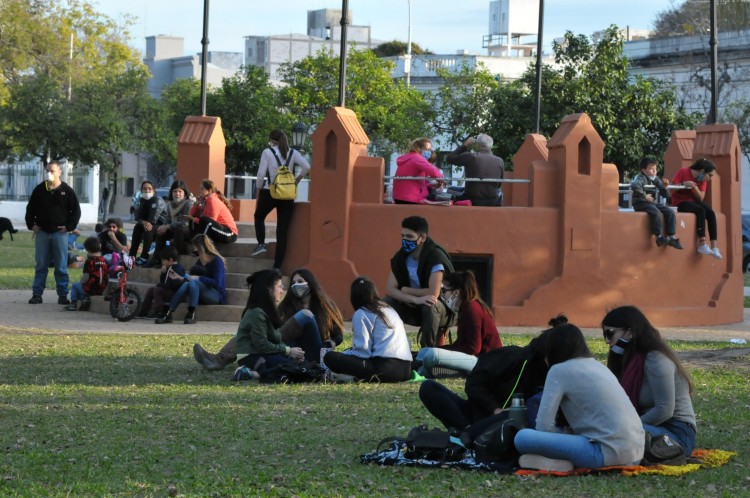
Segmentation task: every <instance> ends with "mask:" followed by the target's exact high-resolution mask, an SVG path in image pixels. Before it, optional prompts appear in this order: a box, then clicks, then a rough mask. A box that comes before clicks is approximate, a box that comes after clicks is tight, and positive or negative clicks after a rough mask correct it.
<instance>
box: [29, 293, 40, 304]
mask: <svg viewBox="0 0 750 498" xmlns="http://www.w3.org/2000/svg"><path fill="white" fill-rule="evenodd" d="M29 304H42V296H37V295H36V294H34V295H33V296H31V299H29Z"/></svg>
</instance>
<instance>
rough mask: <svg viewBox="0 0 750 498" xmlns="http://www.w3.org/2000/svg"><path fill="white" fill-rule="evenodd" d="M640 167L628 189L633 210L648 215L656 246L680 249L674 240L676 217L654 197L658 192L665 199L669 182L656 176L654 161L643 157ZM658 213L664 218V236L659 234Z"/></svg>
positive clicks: (678, 241)
mask: <svg viewBox="0 0 750 498" xmlns="http://www.w3.org/2000/svg"><path fill="white" fill-rule="evenodd" d="M640 167H641V172H640V173H638V174H637V175H635V178H633V181H632V182H630V189H631V190H632V191H633V209H635V210H636V211H639V212H644V213H647V214H648V220H649V223H650V224H651V233H653V234H654V235H655V236H656V245H657V246H659V247H664V246H670V247H674V248H675V249H682V244H680V239H678V238H675V233H677V217H676V216H675V214H674V211H672V209H671V208H670V207H669V206H665V205H664V204H659V203H657V202H656V199H655V196H654V194H655V193H656V192H657V191H658V192H659V194H660V195H661V196H662V197H664V198H665V199H666V198H667V189H666V185H669V182H668V181H667V180H663V181H662V180H661V179H660V178H659V177H658V176H656V160H655V159H653V158H651V157H644V158H643V159H641V165H640ZM665 183H666V185H665ZM646 187H652V190H651V191H647V190H646ZM652 192H653V193H652ZM659 213H661V214H662V216H664V224H665V225H666V234H665V235H662V234H661V226H662V222H661V216H660V215H659Z"/></svg>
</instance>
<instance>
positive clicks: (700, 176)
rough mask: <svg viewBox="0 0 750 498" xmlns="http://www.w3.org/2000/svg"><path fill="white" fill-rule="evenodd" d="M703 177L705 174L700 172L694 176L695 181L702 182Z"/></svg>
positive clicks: (704, 177)
mask: <svg viewBox="0 0 750 498" xmlns="http://www.w3.org/2000/svg"><path fill="white" fill-rule="evenodd" d="M705 179H706V175H705V174H704V173H701V174H700V175H698V176H696V177H695V181H696V182H702V181H703V180H705Z"/></svg>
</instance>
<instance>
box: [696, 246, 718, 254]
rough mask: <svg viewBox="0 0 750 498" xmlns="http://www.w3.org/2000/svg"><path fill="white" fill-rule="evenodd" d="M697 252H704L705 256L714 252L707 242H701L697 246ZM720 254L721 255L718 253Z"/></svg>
mask: <svg viewBox="0 0 750 498" xmlns="http://www.w3.org/2000/svg"><path fill="white" fill-rule="evenodd" d="M698 252H699V253H700V254H705V255H706V256H713V255H714V252H713V251H712V250H711V248H710V247H708V244H702V245H700V246H698ZM719 256H721V255H719Z"/></svg>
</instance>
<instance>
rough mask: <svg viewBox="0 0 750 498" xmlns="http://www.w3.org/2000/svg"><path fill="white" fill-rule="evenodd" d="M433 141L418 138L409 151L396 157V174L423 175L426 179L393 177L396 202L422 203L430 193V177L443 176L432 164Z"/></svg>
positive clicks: (394, 199)
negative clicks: (428, 186) (428, 180)
mask: <svg viewBox="0 0 750 498" xmlns="http://www.w3.org/2000/svg"><path fill="white" fill-rule="evenodd" d="M431 156H432V142H431V141H430V139H429V138H418V139H417V140H414V141H413V142H412V143H411V145H410V146H409V152H407V153H406V154H404V155H402V156H399V157H398V158H397V159H396V164H397V165H398V166H397V167H396V176H423V177H425V180H399V179H398V178H394V179H393V202H394V203H396V204H421V203H422V201H423V200H425V199H427V196H428V195H429V194H430V191H429V189H428V188H427V179H428V178H442V177H443V172H442V171H440V170H439V169H438V168H436V167H435V166H433V165H432V164H430V161H429V160H430V157H431Z"/></svg>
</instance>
